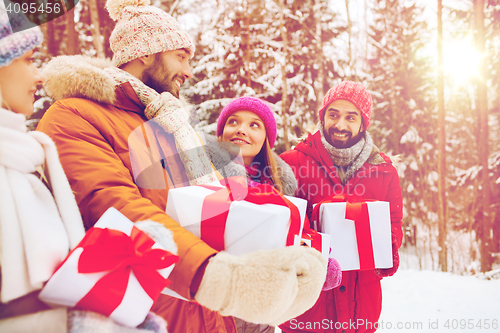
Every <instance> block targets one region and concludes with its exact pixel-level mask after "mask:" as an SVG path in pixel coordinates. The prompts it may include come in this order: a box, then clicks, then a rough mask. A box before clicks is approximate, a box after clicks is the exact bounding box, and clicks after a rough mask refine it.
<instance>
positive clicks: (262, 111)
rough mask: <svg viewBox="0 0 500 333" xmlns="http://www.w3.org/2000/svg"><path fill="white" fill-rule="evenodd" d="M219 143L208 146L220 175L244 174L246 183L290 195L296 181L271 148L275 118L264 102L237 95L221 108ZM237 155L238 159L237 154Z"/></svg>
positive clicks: (218, 127)
mask: <svg viewBox="0 0 500 333" xmlns="http://www.w3.org/2000/svg"><path fill="white" fill-rule="evenodd" d="M216 134H217V138H218V141H219V142H222V144H221V145H210V144H209V145H208V152H209V155H210V158H211V160H212V163H214V166H215V168H216V169H217V170H219V171H220V172H221V174H222V176H224V177H230V176H236V175H240V176H247V178H248V185H249V186H251V187H253V186H255V185H257V184H270V185H273V186H274V187H275V188H276V189H278V190H279V191H281V192H282V193H283V194H286V195H293V194H294V193H295V190H296V189H297V181H296V180H295V177H294V175H293V172H292V170H291V169H290V167H289V166H288V164H286V163H285V162H283V161H282V160H281V158H279V157H278V155H276V154H275V153H274V152H273V151H272V150H271V149H272V148H273V146H274V143H275V141H276V120H275V119H274V113H273V111H272V110H271V108H270V107H269V106H268V104H267V103H266V102H264V101H262V100H260V99H258V98H255V97H239V98H236V99H235V100H233V101H231V102H230V103H229V104H228V105H226V106H225V107H224V109H223V110H222V112H221V114H220V116H219V119H218V120H217V133H216ZM240 153H241V155H240V158H242V160H240V161H239V162H236V161H237V160H238V158H237V155H239V154H240Z"/></svg>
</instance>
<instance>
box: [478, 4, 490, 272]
mask: <svg viewBox="0 0 500 333" xmlns="http://www.w3.org/2000/svg"><path fill="white" fill-rule="evenodd" d="M475 12H476V25H477V36H476V45H477V51H478V52H479V54H484V52H485V29H484V1H483V0H476V1H475ZM486 89H487V88H486V63H485V61H484V60H483V61H481V62H480V64H479V78H478V79H477V108H478V113H479V138H478V146H479V163H480V165H481V167H482V170H481V187H482V189H481V193H482V198H481V201H482V205H483V226H482V231H483V232H482V237H483V239H482V240H481V271H482V272H488V271H490V270H491V268H492V261H493V257H492V256H491V248H490V247H491V232H492V218H493V214H492V213H493V212H492V208H491V189H490V182H489V168H488V156H489V148H488V147H489V136H488V96H487V92H486Z"/></svg>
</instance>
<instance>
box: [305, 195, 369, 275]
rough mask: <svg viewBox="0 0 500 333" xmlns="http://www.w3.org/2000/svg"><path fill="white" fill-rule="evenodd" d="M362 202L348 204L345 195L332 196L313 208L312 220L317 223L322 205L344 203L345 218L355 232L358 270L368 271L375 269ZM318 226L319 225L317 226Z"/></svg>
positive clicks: (365, 205)
mask: <svg viewBox="0 0 500 333" xmlns="http://www.w3.org/2000/svg"><path fill="white" fill-rule="evenodd" d="M366 201H374V200H365V201H364V202H348V201H347V197H346V196H345V195H340V196H334V197H332V198H328V199H325V200H322V201H320V202H319V203H318V204H316V206H314V209H313V212H312V220H313V221H318V220H319V219H318V217H319V208H320V207H321V205H322V204H325V203H332V202H345V203H346V210H345V218H346V219H347V220H352V221H354V228H355V231H356V242H357V245H358V256H359V270H368V269H374V268H375V258H374V255H373V241H372V237H371V227H370V216H369V214H368V205H367V203H366ZM317 225H319V224H317Z"/></svg>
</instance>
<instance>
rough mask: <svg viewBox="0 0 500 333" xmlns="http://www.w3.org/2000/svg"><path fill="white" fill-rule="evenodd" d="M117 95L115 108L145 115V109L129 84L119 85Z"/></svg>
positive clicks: (116, 88) (116, 89)
mask: <svg viewBox="0 0 500 333" xmlns="http://www.w3.org/2000/svg"><path fill="white" fill-rule="evenodd" d="M115 94H116V101H115V102H114V103H113V106H114V107H117V108H119V109H122V110H125V111H129V112H134V113H137V114H139V115H144V109H145V107H144V105H143V104H142V102H141V100H140V99H139V97H137V94H136V93H135V91H134V88H133V87H132V85H131V84H130V83H129V82H125V83H122V84H119V85H117V86H116V87H115Z"/></svg>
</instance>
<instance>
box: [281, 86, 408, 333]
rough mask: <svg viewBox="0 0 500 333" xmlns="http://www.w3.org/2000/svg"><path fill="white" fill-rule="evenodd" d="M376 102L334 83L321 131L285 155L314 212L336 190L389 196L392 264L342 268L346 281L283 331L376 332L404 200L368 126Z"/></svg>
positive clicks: (397, 243) (361, 91) (391, 270)
mask: <svg viewBox="0 0 500 333" xmlns="http://www.w3.org/2000/svg"><path fill="white" fill-rule="evenodd" d="M371 108H372V97H371V95H370V93H369V92H368V91H367V90H366V88H365V87H364V86H363V85H362V84H360V83H357V82H351V81H344V82H342V83H340V84H338V85H336V86H334V87H333V88H331V89H330V90H329V91H328V93H327V94H326V96H325V98H324V100H323V104H322V106H321V109H320V110H319V112H318V116H319V119H320V122H319V123H318V125H317V129H316V131H315V132H314V133H312V134H309V136H308V137H307V139H305V140H304V141H303V142H301V143H299V144H298V145H297V147H295V149H294V150H291V151H287V152H284V153H283V154H281V158H282V159H283V160H284V161H285V162H287V163H288V164H289V165H290V166H291V167H292V170H293V171H294V173H295V176H296V178H297V181H298V189H297V192H296V196H298V197H300V198H303V199H306V200H308V204H309V206H308V212H309V213H310V212H311V211H312V205H314V204H316V203H318V202H320V201H322V200H324V199H326V198H329V197H333V196H344V197H345V198H346V200H347V201H350V200H352V199H355V200H358V201H359V199H362V201H364V200H380V201H387V202H389V203H390V212H391V231H392V251H393V267H392V268H388V269H375V270H363V271H344V272H342V273H343V274H342V282H341V284H340V285H339V286H338V287H337V288H334V289H332V290H328V291H323V292H322V293H321V296H320V298H319V299H318V301H317V302H316V304H315V305H314V306H313V307H312V308H311V309H310V310H308V311H307V312H306V313H305V314H303V315H302V316H300V317H298V318H295V319H292V320H291V321H289V322H287V323H285V324H284V325H282V326H280V327H281V329H282V330H283V331H284V332H342V333H345V332H374V331H375V330H376V328H377V327H378V325H377V321H378V319H379V316H380V312H381V309H382V290H381V287H380V280H381V279H382V277H384V276H390V275H392V274H394V273H395V272H396V270H397V269H398V266H399V255H398V249H399V247H400V246H401V241H402V238H403V235H402V231H401V219H402V217H403V209H402V207H403V206H402V198H401V187H400V184H399V177H398V173H397V171H396V169H395V168H394V166H393V165H392V163H391V160H390V159H389V158H388V157H387V156H386V155H385V154H383V153H382V152H380V150H379V149H378V148H377V147H376V146H375V145H374V143H373V140H372V138H371V136H370V134H369V133H368V132H367V130H368V128H369V127H370V117H371ZM309 215H310V214H309ZM318 323H319V324H318ZM317 324H318V325H317Z"/></svg>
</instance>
